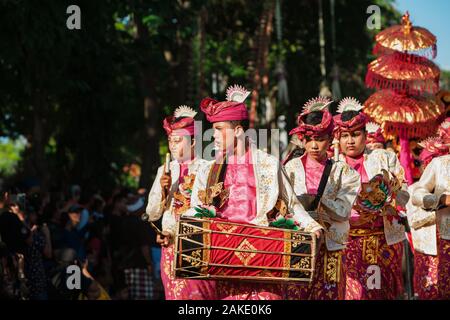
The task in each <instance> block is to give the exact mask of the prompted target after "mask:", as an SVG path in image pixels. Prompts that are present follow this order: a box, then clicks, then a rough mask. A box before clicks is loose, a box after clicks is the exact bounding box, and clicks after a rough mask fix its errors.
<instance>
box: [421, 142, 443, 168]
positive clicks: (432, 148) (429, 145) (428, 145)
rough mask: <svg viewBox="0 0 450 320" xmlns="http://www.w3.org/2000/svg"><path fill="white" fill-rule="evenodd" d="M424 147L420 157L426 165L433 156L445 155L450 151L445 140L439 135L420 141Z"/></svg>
mask: <svg viewBox="0 0 450 320" xmlns="http://www.w3.org/2000/svg"><path fill="white" fill-rule="evenodd" d="M419 145H420V146H421V147H423V148H424V149H423V150H422V152H421V153H420V155H419V159H420V160H421V161H422V163H423V164H424V165H425V166H426V165H428V163H430V161H431V160H433V158H436V157H440V156H445V155H446V154H448V153H449V147H448V146H447V145H445V144H444V141H443V140H442V139H441V138H439V137H432V138H428V139H426V140H425V141H422V142H421V143H419Z"/></svg>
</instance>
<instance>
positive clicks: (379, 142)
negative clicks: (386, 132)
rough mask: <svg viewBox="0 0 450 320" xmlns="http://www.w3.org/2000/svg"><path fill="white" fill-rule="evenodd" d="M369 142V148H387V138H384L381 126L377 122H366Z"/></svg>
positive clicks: (367, 144) (367, 143)
mask: <svg viewBox="0 0 450 320" xmlns="http://www.w3.org/2000/svg"><path fill="white" fill-rule="evenodd" d="M366 131H367V142H366V146H367V149H369V150H374V149H385V145H386V140H385V139H384V136H383V132H382V130H381V127H380V126H379V125H378V124H377V123H375V122H369V123H367V124H366Z"/></svg>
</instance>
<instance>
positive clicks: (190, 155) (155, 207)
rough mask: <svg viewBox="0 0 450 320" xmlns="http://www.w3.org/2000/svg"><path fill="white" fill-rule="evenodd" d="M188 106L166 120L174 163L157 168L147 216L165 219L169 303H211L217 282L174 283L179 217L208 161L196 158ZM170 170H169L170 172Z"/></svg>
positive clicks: (164, 265) (162, 238)
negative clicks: (204, 301)
mask: <svg viewBox="0 0 450 320" xmlns="http://www.w3.org/2000/svg"><path fill="white" fill-rule="evenodd" d="M196 114H197V112H196V111H194V110H193V109H192V108H190V107H188V106H180V107H178V108H177V109H176V110H175V112H174V114H173V116H168V117H167V118H165V119H164V122H163V126H164V129H165V131H166V133H167V138H168V143H169V150H170V153H171V155H172V158H173V160H172V161H171V162H170V164H168V168H165V165H163V166H161V167H159V168H158V172H157V174H156V178H155V180H154V183H153V185H152V187H151V190H150V192H149V194H148V203H147V208H146V214H147V215H148V217H149V220H150V221H157V220H159V219H160V218H161V216H162V234H159V235H158V239H157V241H158V242H159V243H160V244H161V245H162V247H163V248H162V254H161V279H162V282H163V286H164V290H165V296H166V299H168V300H185V299H192V300H211V299H214V298H215V289H214V281H202V280H188V279H175V275H174V272H173V258H174V244H173V240H174V235H175V229H176V223H177V220H178V217H179V216H180V215H181V214H182V213H183V212H185V211H186V210H187V209H188V208H189V206H190V197H191V190H192V185H193V183H194V181H195V179H196V175H197V172H198V170H199V167H200V166H201V165H202V164H204V163H206V160H203V159H201V158H198V157H197V156H196V154H195V139H193V137H194V133H195V130H194V129H195V116H196ZM167 169H168V170H167Z"/></svg>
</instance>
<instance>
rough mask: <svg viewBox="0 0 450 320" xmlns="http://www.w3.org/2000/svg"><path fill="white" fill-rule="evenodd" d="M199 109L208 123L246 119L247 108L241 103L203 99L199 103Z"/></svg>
mask: <svg viewBox="0 0 450 320" xmlns="http://www.w3.org/2000/svg"><path fill="white" fill-rule="evenodd" d="M200 109H201V110H202V111H203V112H204V113H205V115H206V119H207V120H208V121H209V122H219V121H238V120H246V119H248V111H247V107H246V105H245V104H244V103H242V102H234V101H217V100H214V99H211V98H204V99H203V100H202V101H201V102H200Z"/></svg>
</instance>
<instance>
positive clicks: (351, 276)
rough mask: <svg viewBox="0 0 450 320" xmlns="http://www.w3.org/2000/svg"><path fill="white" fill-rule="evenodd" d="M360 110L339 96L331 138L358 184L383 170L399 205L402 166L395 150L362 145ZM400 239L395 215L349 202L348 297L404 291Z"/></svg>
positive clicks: (363, 118) (394, 295)
mask: <svg viewBox="0 0 450 320" xmlns="http://www.w3.org/2000/svg"><path fill="white" fill-rule="evenodd" d="M362 109H363V106H362V105H361V104H360V103H359V102H358V101H357V100H356V99H355V98H344V99H342V100H341V102H340V103H339V107H338V109H337V112H338V114H337V115H336V116H335V117H334V119H335V123H336V129H335V137H336V139H338V140H339V146H340V151H341V153H342V154H340V156H339V157H340V160H341V161H344V162H346V163H347V164H349V165H350V166H351V167H352V168H353V169H355V170H356V171H358V173H359V175H360V179H361V183H362V186H363V185H369V184H368V183H369V181H372V180H371V179H372V178H374V177H375V176H378V175H380V174H382V173H383V172H386V174H387V175H388V176H389V177H391V178H390V181H391V180H395V181H397V182H398V183H399V184H400V186H401V188H402V189H401V190H399V191H398V192H397V193H396V198H395V200H394V201H393V207H394V208H395V206H396V205H398V206H402V207H404V206H405V205H406V203H407V201H408V199H409V194H408V192H407V191H406V189H407V187H406V183H404V182H405V178H404V170H403V168H402V167H401V165H400V162H399V160H398V158H397V156H396V155H395V153H393V152H391V151H387V150H384V149H374V150H370V149H369V148H368V147H367V129H366V124H367V122H368V117H367V116H366V115H365V114H364V113H363V112H362ZM383 170H385V171H383ZM369 189H370V188H369ZM369 189H364V190H366V191H367V190H369ZM362 191H363V190H361V191H360V192H359V194H358V196H357V202H358V197H360V196H361V195H362V193H361V192H362ZM368 192H369V191H368ZM376 195H378V194H376ZM385 205H387V203H385V204H384V205H383V206H385ZM389 208H390V207H389ZM381 209H383V207H382V208H381ZM394 211H395V210H394ZM395 213H396V214H397V211H395ZM404 239H405V228H404V225H403V224H401V223H400V217H399V216H398V215H395V216H394V215H389V216H388V215H381V214H379V213H368V212H366V211H364V210H361V208H360V206H358V207H357V206H354V207H353V209H352V212H351V216H350V237H349V243H348V244H347V247H346V249H345V268H346V271H347V281H346V282H347V284H346V293H345V298H346V299H347V300H371V299H396V298H398V297H399V296H401V295H402V294H403V281H402V277H403V276H402V256H403V244H402V241H403V240H404Z"/></svg>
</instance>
